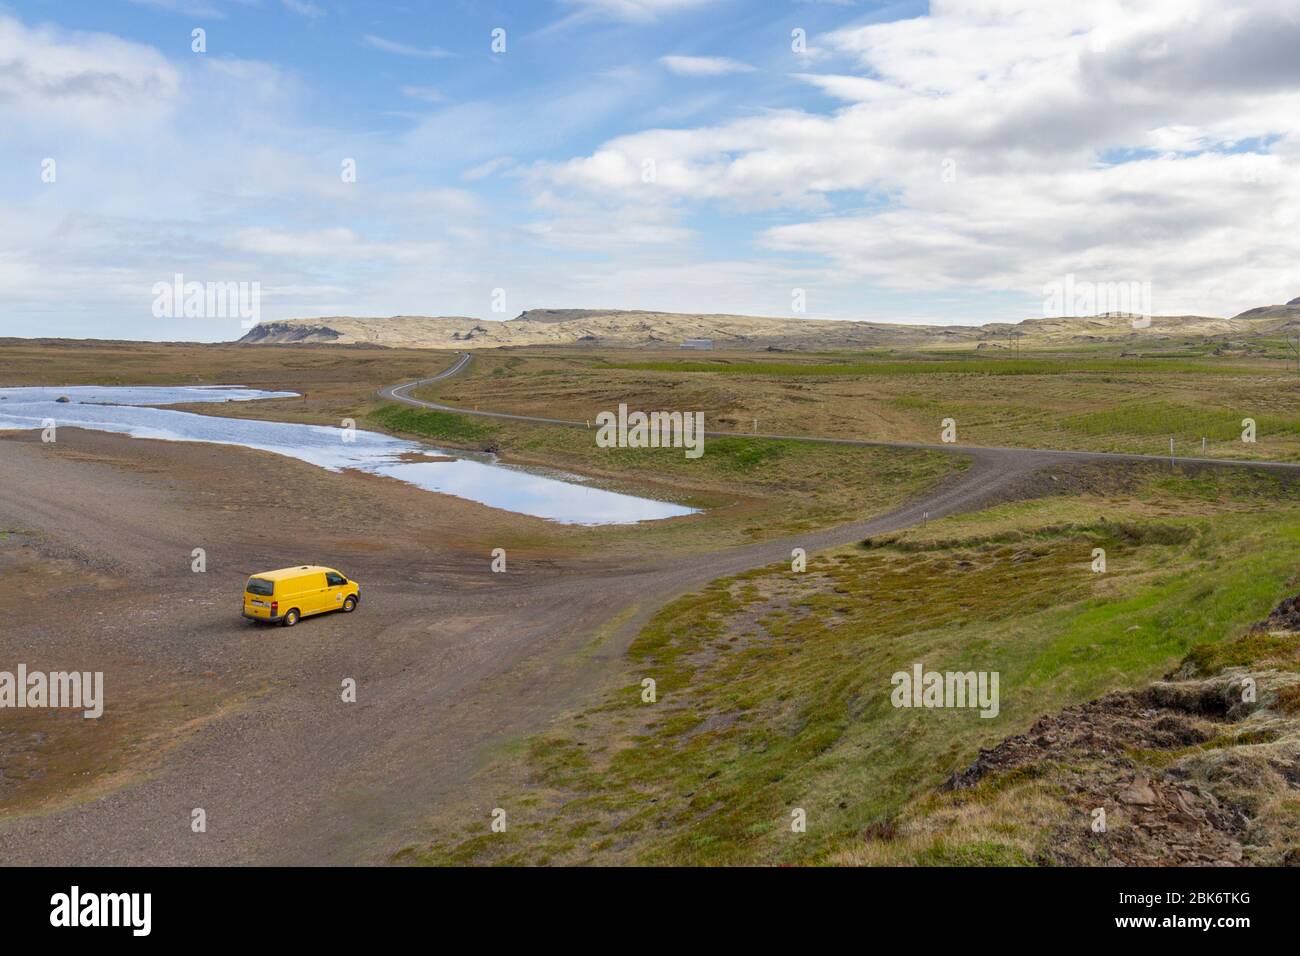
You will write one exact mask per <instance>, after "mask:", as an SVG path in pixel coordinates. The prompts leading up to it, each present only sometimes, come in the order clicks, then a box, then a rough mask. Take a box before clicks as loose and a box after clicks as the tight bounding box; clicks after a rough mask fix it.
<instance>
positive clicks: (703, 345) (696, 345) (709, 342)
mask: <svg viewBox="0 0 1300 956" xmlns="http://www.w3.org/2000/svg"><path fill="white" fill-rule="evenodd" d="M682 348H684V349H711V348H713V339H682Z"/></svg>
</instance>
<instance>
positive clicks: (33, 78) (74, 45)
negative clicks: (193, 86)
mask: <svg viewBox="0 0 1300 956" xmlns="http://www.w3.org/2000/svg"><path fill="white" fill-rule="evenodd" d="M179 90H180V74H179V72H178V71H177V70H176V69H175V68H174V67H172V66H171V64H169V63H168V62H167V60H166V59H165V58H164V57H163V56H161V55H160V54H159V53H158V52H157V51H156V50H154V49H152V48H151V47H147V46H143V45H141V44H138V43H130V42H127V41H125V40H121V39H118V38H117V37H114V36H109V35H107V34H103V33H72V32H69V31H63V30H58V29H56V28H54V27H32V28H29V27H26V26H24V25H23V24H21V23H19V22H18V21H17V20H14V19H12V18H9V17H2V16H0V103H3V104H4V109H5V113H6V116H7V118H8V121H9V122H12V121H13V120H14V119H15V118H18V117H22V118H26V119H31V120H35V121H39V122H40V123H42V124H66V125H69V126H75V127H77V128H81V129H95V128H100V129H102V128H108V127H112V126H113V125H115V124H119V123H123V122H133V123H134V122H138V121H141V120H149V119H156V118H157V117H158V116H160V115H165V114H166V113H167V112H168V111H170V110H171V109H172V108H173V107H174V105H175V103H176V100H177V96H178V93H179Z"/></svg>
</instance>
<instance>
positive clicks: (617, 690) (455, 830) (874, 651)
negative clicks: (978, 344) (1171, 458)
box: [400, 473, 1300, 865]
mask: <svg viewBox="0 0 1300 956" xmlns="http://www.w3.org/2000/svg"><path fill="white" fill-rule="evenodd" d="M1297 545H1300V488H1297V487H1296V486H1295V485H1293V484H1288V483H1284V482H1280V481H1279V480H1278V479H1275V478H1270V477H1255V476H1249V475H1237V476H1213V475H1199V476H1196V477H1192V478H1187V479H1184V478H1183V477H1182V476H1179V475H1174V476H1170V475H1168V474H1151V473H1148V474H1143V475H1141V476H1139V477H1138V478H1137V479H1135V484H1134V485H1133V486H1132V487H1131V488H1130V489H1129V490H1128V491H1127V492H1126V493H1124V494H1122V495H1098V494H1094V493H1089V494H1082V495H1069V496H1061V497H1052V498H1047V499H1040V500H1036V501H1029V502H1021V503H1017V504H1012V505H1006V506H1002V507H999V508H994V509H992V510H989V511H986V512H983V513H979V514H976V515H966V516H962V517H959V518H954V519H948V520H944V521H939V522H934V523H932V524H930V525H928V526H927V527H925V528H921V529H915V530H914V531H911V532H907V533H903V534H900V535H897V536H891V537H890V538H889V539H888V540H882V541H877V542H870V543H869V544H867V545H864V546H859V547H851V548H845V549H840V550H838V551H834V552H830V553H828V554H825V555H820V556H817V557H816V558H815V559H814V560H813V561H812V562H811V563H810V565H809V568H808V570H807V572H805V573H804V574H795V573H792V572H791V570H790V568H789V567H784V566H781V567H774V568H767V569H763V570H760V571H755V572H752V573H750V574H746V575H742V576H740V577H737V578H733V579H725V580H721V581H717V582H715V583H714V584H713V585H711V586H710V587H709V588H707V589H706V590H704V591H703V592H700V593H698V594H694V595H690V596H688V597H685V598H682V599H681V600H678V601H676V602H675V603H673V604H672V605H670V606H668V607H667V608H665V609H664V610H663V611H662V612H661V613H659V614H658V615H657V616H656V617H655V618H654V620H653V621H652V622H651V623H650V625H649V626H648V627H647V628H646V629H645V630H644V631H643V632H642V634H641V635H640V637H639V638H638V639H637V640H636V641H635V643H634V644H633V645H632V646H631V648H630V650H629V652H628V654H627V655H626V656H625V658H624V660H623V662H622V666H621V668H620V674H619V677H618V678H617V679H616V680H613V681H611V685H610V688H609V690H608V691H607V693H605V694H604V695H603V696H602V697H601V698H600V699H598V700H593V701H592V702H591V703H590V705H589V706H587V707H585V708H584V709H582V710H580V711H578V712H575V713H573V714H569V715H566V717H565V718H564V719H562V720H560V721H559V722H557V724H556V725H555V727H554V728H553V730H551V731H550V732H547V733H544V734H541V735H539V736H537V737H535V738H533V739H531V740H529V741H526V742H524V743H523V744H521V745H520V747H518V748H517V749H516V750H515V751H514V752H512V753H509V754H505V755H503V756H502V757H501V759H500V761H499V762H498V764H497V766H496V768H495V770H494V771H493V772H492V774H491V776H490V781H489V783H488V784H485V786H486V787H487V798H488V799H491V800H493V801H495V802H494V803H493V804H491V805H494V806H501V807H505V808H508V812H509V813H510V819H511V821H512V822H511V826H510V828H509V830H508V832H507V833H505V834H496V833H491V832H489V831H488V829H487V827H486V821H485V820H481V819H473V817H472V814H470V813H469V811H468V810H467V809H466V808H455V809H453V810H450V811H448V812H446V813H443V814H440V815H439V817H438V818H437V820H436V821H435V828H434V830H433V836H432V837H431V838H430V840H429V841H428V842H426V843H422V844H420V845H418V846H414V847H411V848H409V849H408V850H407V851H405V852H404V853H403V854H402V855H401V856H400V858H401V859H403V860H407V861H416V862H427V863H447V862H471V861H472V862H492V863H544V862H550V863H570V862H631V861H636V862H644V863H656V864H670V863H671V864H692V865H694V864H735V863H768V864H770V863H816V862H824V861H827V860H829V859H832V858H834V857H836V855H837V854H838V855H842V854H844V853H846V852H849V851H850V850H852V848H853V847H856V846H858V845H859V844H860V841H861V835H862V834H863V833H867V832H871V831H872V829H873V828H878V827H880V826H882V825H884V824H885V823H886V822H887V821H889V820H891V819H893V818H894V817H895V816H896V815H897V814H899V813H901V812H903V811H904V810H905V809H906V808H908V807H909V806H910V805H912V804H913V803H914V802H915V801H917V800H920V799H922V798H924V797H925V796H926V795H927V794H929V793H931V792H932V791H933V790H934V788H935V787H937V786H938V785H939V784H940V783H941V782H942V781H943V780H944V779H945V778H946V777H947V776H948V775H950V774H952V773H953V772H955V771H958V770H961V769H963V768H964V767H966V766H967V765H969V764H970V762H971V761H972V760H973V759H974V757H975V755H976V753H977V752H978V750H979V748H980V747H981V746H989V745H991V744H992V743H994V742H996V741H998V740H1000V739H1002V738H1003V737H1005V736H1007V735H1009V734H1012V733H1016V732H1019V731H1021V730H1023V729H1024V728H1025V727H1027V726H1028V724H1030V723H1031V722H1032V721H1033V720H1034V718H1035V717H1036V716H1037V715H1039V714H1041V713H1044V712H1049V711H1053V710H1055V709H1057V708H1059V707H1062V706H1064V705H1066V704H1069V703H1074V702H1079V701H1082V700H1086V699H1089V698H1091V697H1095V696H1097V695H1100V694H1103V693H1105V692H1106V691H1109V690H1112V689H1116V688H1126V687H1132V686H1135V685H1138V684H1140V683H1141V682H1144V681H1148V680H1151V679H1154V678H1157V677H1159V676H1160V675H1161V674H1163V673H1165V672H1166V671H1167V670H1169V669H1170V668H1171V667H1173V666H1174V665H1176V664H1177V662H1178V661H1179V660H1180V659H1182V658H1183V657H1184V656H1185V655H1187V654H1188V652H1189V651H1191V650H1192V649H1193V648H1194V647H1198V646H1208V647H1211V648H1212V647H1215V646H1218V645H1219V644H1220V642H1223V641H1225V640H1228V639H1231V638H1233V637H1235V636H1237V635H1238V634H1240V633H1241V632H1242V631H1243V630H1244V629H1245V628H1246V627H1247V626H1248V625H1250V624H1251V623H1253V622H1255V621H1258V620H1260V619H1261V618H1262V617H1263V616H1264V615H1265V614H1267V612H1268V611H1269V610H1270V609H1271V608H1272V607H1273V606H1274V604H1275V603H1276V602H1277V601H1278V600H1279V598H1281V597H1282V596H1284V595H1285V594H1287V593H1290V592H1291V591H1293V590H1295V588H1296V585H1297V568H1296V565H1295V554H1296V549H1297ZM1094 548H1104V549H1105V551H1106V556H1107V565H1108V566H1107V570H1106V572H1105V573H1094V572H1093V570H1092V565H1091V562H1092V555H1093V549H1094ZM1223 646H1228V645H1223ZM1199 653H1201V654H1206V653H1209V652H1207V651H1205V650H1202V651H1200V652H1199ZM918 662H919V663H923V664H924V665H925V667H926V668H928V669H934V670H940V671H943V670H960V671H968V670H976V671H979V670H985V671H997V672H998V673H999V674H1000V675H1001V676H1000V680H1001V710H1000V713H999V714H998V716H997V717H995V718H993V719H987V718H982V717H980V716H979V715H978V714H977V713H976V712H974V711H970V710H964V711H956V710H912V709H896V708H895V707H893V706H892V705H891V702H890V696H889V695H890V691H891V689H892V687H891V684H890V677H891V675H892V674H893V673H894V672H895V671H899V670H909V669H910V668H911V667H912V665H913V664H915V663H918ZM646 678H652V679H653V680H655V681H656V684H657V688H656V689H657V701H656V702H655V703H645V702H643V700H642V690H643V687H642V683H641V682H642V681H643V680H644V679H646ZM795 809H802V810H804V811H805V813H806V815H807V821H808V823H807V831H806V832H804V833H793V832H791V828H790V821H791V813H792V811H794V810H795ZM987 836H988V835H987V833H983V834H982V835H981V836H980V838H979V840H974V841H973V842H971V843H970V844H969V845H965V844H963V843H962V842H961V841H960V840H958V841H956V842H954V841H953V840H948V841H947V842H944V843H942V844H939V845H936V844H933V843H928V842H921V843H919V844H917V845H916V846H914V847H912V848H911V850H912V851H914V852H912V855H911V856H910V857H908V859H907V860H906V861H907V862H921V863H925V862H930V863H960V862H983V863H1023V862H1026V859H1025V858H1023V854H1022V852H1021V850H1019V849H1017V845H1018V844H1016V843H1015V842H1014V841H1007V842H1005V843H997V842H996V841H994V843H993V844H991V845H990V844H988V839H987ZM990 846H991V847H992V848H990ZM925 854H929V855H930V856H929V857H928V858H927V857H926V856H925ZM894 861H895V862H899V860H898V859H895V860H894Z"/></svg>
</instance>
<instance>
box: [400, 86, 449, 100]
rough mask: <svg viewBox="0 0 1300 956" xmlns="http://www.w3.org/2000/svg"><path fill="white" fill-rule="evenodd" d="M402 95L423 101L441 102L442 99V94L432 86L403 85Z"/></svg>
mask: <svg viewBox="0 0 1300 956" xmlns="http://www.w3.org/2000/svg"><path fill="white" fill-rule="evenodd" d="M402 95H403V96H409V97H410V98H411V99H413V100H421V101H423V102H425V103H441V102H442V99H443V97H442V94H441V93H439V92H438V91H437V90H436V89H434V88H433V87H432V86H404V87H402Z"/></svg>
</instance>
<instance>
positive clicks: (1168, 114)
mask: <svg viewBox="0 0 1300 956" xmlns="http://www.w3.org/2000/svg"><path fill="white" fill-rule="evenodd" d="M823 41H824V43H825V44H826V46H827V48H828V49H832V50H835V51H837V52H838V53H839V54H840V55H841V56H848V57H851V58H852V59H853V60H855V61H856V62H857V63H858V64H859V65H860V67H861V69H862V73H861V75H856V74H853V75H847V74H846V73H845V72H844V71H843V70H841V71H839V72H837V73H836V74H833V75H832V74H828V75H816V74H808V73H803V74H796V75H797V76H798V78H799V79H800V80H802V81H804V82H808V83H812V84H815V85H816V86H818V87H819V88H821V89H822V90H824V91H825V92H827V93H828V94H829V95H831V96H833V97H835V98H837V99H840V100H843V101H846V105H843V106H841V107H839V108H838V109H836V110H835V111H834V112H832V113H829V114H821V113H810V112H804V111H798V110H784V111H779V112H771V113H767V114H763V115H760V116H752V117H745V118H742V119H736V120H733V121H731V122H727V123H723V124H721V125H717V126H708V127H700V128H695V129H679V130H646V131H644V132H640V133H634V134H631V135H626V136H620V137H617V138H615V139H612V140H610V141H608V142H606V143H604V144H602V145H601V146H600V147H599V148H598V149H597V150H596V151H594V152H593V153H591V154H590V155H588V156H585V157H578V158H575V159H572V160H569V161H567V162H562V163H556V164H551V165H547V166H544V167H541V168H540V169H539V170H538V171H536V172H535V175H537V176H538V177H539V179H540V180H541V181H542V182H545V183H546V184H547V188H550V189H557V190H563V191H568V192H571V193H573V194H578V195H591V196H599V197H604V198H605V200H606V201H611V202H613V201H618V200H626V199H627V198H628V197H629V196H631V195H634V194H635V195H638V196H640V197H641V201H642V202H654V203H659V204H661V205H663V206H665V207H668V208H676V209H678V210H680V211H681V212H682V213H683V214H685V212H686V211H688V210H691V209H693V208H695V206H696V204H699V203H702V202H703V203H720V204H722V205H723V207H724V209H727V210H729V211H732V212H735V211H738V210H752V209H770V210H783V211H791V212H795V213H797V212H798V211H799V210H801V209H803V210H809V211H812V212H815V213H816V215H814V216H811V217H806V218H804V220H803V221H795V222H793V223H790V224H786V225H777V226H773V227H771V228H768V229H766V230H765V231H764V232H763V233H762V234H761V235H760V237H759V239H760V242H761V244H762V245H763V246H764V247H766V248H768V249H770V250H773V251H775V252H779V253H783V254H791V253H799V254H806V253H814V254H817V255H819V256H821V257H823V258H824V260H825V262H826V263H827V265H828V267H829V270H830V271H829V273H828V275H829V277H830V278H836V277H839V278H841V279H848V278H852V277H857V278H858V279H860V280H867V281H870V282H872V283H876V284H879V285H883V286H885V287H891V288H907V289H913V290H921V291H927V292H933V291H934V290H935V289H937V288H948V289H953V288H962V289H968V290H989V291H1010V292H1014V293H1018V294H1033V293H1034V292H1035V291H1036V290H1039V289H1041V287H1042V286H1043V285H1044V284H1045V283H1046V282H1049V281H1052V280H1053V279H1056V278H1058V277H1059V276H1061V275H1062V274H1064V273H1067V272H1074V273H1080V274H1082V273H1085V272H1090V273H1093V275H1091V276H1090V277H1091V278H1095V279H1098V280H1108V281H1113V280H1121V279H1126V278H1135V279H1150V280H1151V281H1152V283H1153V287H1154V290H1155V295H1156V299H1157V306H1158V307H1162V310H1163V311H1171V312H1173V311H1193V312H1195V311H1221V312H1235V311H1237V310H1239V309H1243V308H1246V307H1248V306H1251V305H1256V304H1259V303H1260V302H1262V301H1269V300H1270V295H1273V294H1278V293H1281V292H1284V291H1285V290H1286V289H1288V288H1294V289H1297V290H1300V265H1298V263H1300V230H1298V229H1296V224H1297V221H1298V219H1297V217H1298V215H1300V178H1298V177H1296V176H1295V175H1294V173H1292V174H1290V175H1288V174H1286V173H1284V172H1283V170H1285V169H1288V168H1294V167H1293V166H1292V164H1293V163H1294V162H1295V159H1296V157H1297V152H1298V150H1300V57H1297V56H1295V50H1296V49H1300V8H1296V7H1295V6H1294V4H1292V3H1288V2H1284V0H1258V2H1256V3H1253V4H1251V5H1249V6H1242V5H1238V4H1235V3H1230V2H1226V0H1225V2H1211V0H1177V2H1175V0H1142V2H1138V0H1099V2H1097V3H1088V4H1070V5H1063V4H1041V3H1036V2H1031V0H934V2H933V3H932V5H931V13H930V15H928V16H922V17H916V18H913V19H909V20H901V21H894V22H888V23H879V24H872V25H870V26H863V27H855V28H851V29H847V30H842V31H839V32H834V33H830V34H828V35H826V36H825V37H823ZM1243 143H1246V144H1250V145H1252V152H1253V153H1254V154H1255V155H1242V154H1241V153H1240V152H1236V151H1237V150H1240V149H1241V148H1242V147H1241V144H1243ZM647 158H652V159H653V160H654V162H655V165H656V169H657V177H656V182H655V185H654V189H652V190H647V189H646V188H645V185H644V184H643V183H642V182H641V176H640V170H641V168H642V164H643V163H644V162H645V160H646V159H647ZM1265 173H1267V174H1265ZM949 180H951V181H949ZM841 210H842V211H841ZM1229 250H1230V251H1229ZM1270 290H1272V291H1271V292H1270ZM1295 294H1296V292H1291V293H1290V294H1289V295H1286V298H1290V297H1292V296H1294V295H1295Z"/></svg>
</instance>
